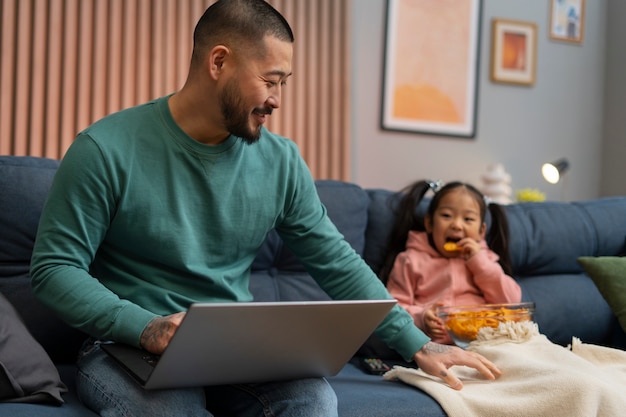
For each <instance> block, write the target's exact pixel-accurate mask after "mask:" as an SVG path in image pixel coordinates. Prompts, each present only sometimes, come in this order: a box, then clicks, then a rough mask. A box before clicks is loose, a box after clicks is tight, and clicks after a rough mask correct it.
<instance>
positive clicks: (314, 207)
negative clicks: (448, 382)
mask: <svg viewBox="0 0 626 417" xmlns="http://www.w3.org/2000/svg"><path fill="white" fill-rule="evenodd" d="M290 178H291V180H292V181H294V182H295V185H294V190H296V192H294V193H293V197H292V199H291V200H290V202H289V204H288V208H287V210H286V215H285V217H284V219H283V221H282V222H281V224H280V225H279V226H277V230H278V232H279V234H280V235H281V237H282V239H283V241H284V242H285V244H286V245H287V246H288V247H289V249H290V250H291V251H292V252H293V253H294V254H295V255H296V257H297V258H298V259H299V260H300V261H301V262H302V264H303V265H304V266H305V268H306V269H307V271H308V272H309V273H310V274H311V276H312V277H313V278H314V279H315V280H316V281H317V282H318V284H319V285H320V287H322V288H323V289H324V291H326V293H327V294H328V295H329V296H330V297H331V298H333V299H352V300H356V299H390V298H392V297H391V295H390V294H389V292H388V291H387V289H386V288H385V286H384V285H383V283H382V282H381V281H380V279H378V277H377V276H376V274H375V273H374V272H373V271H372V269H371V268H370V267H369V266H368V265H367V263H365V261H364V260H363V258H362V257H361V256H360V255H359V254H358V253H357V252H356V251H355V250H354V249H353V248H352V247H351V246H350V244H349V243H348V242H347V241H346V240H345V239H344V238H343V236H342V235H341V233H340V232H339V231H338V230H337V228H336V227H335V225H334V224H333V223H332V221H331V220H330V218H329V217H328V215H327V213H326V209H325V207H324V206H323V205H322V203H321V201H320V200H319V197H318V194H317V191H316V189H315V183H314V181H313V179H312V178H311V176H310V173H309V172H308V169H307V168H306V166H305V164H304V162H301V163H300V167H299V168H298V169H296V170H295V174H294V175H291V176H290ZM375 333H376V335H377V336H379V337H380V338H381V339H382V340H384V341H385V342H386V343H387V344H388V345H389V347H391V348H392V349H395V350H396V351H397V352H398V353H399V354H400V355H402V356H403V357H404V358H405V359H406V360H407V361H409V360H411V359H412V357H413V356H414V355H415V353H417V351H418V350H419V349H421V348H422V346H423V345H425V344H426V343H427V342H428V341H429V340H430V339H429V337H428V336H426V335H425V334H424V333H423V332H422V331H421V330H420V329H418V328H417V327H416V326H415V324H414V323H413V319H412V318H411V317H410V315H409V314H407V312H406V311H405V310H404V309H403V308H402V307H400V306H399V305H396V306H394V308H393V309H392V310H391V312H390V313H389V314H388V315H387V317H386V318H385V319H384V320H383V322H382V323H381V324H380V325H379V326H378V328H377V329H376V331H375Z"/></svg>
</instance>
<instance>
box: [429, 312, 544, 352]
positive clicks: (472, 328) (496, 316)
mask: <svg viewBox="0 0 626 417" xmlns="http://www.w3.org/2000/svg"><path fill="white" fill-rule="evenodd" d="M534 313H535V303H505V304H477V305H466V306H444V307H438V308H437V316H439V317H440V318H441V319H442V320H443V322H444V325H445V327H446V330H447V331H448V334H449V335H450V337H451V338H452V340H453V341H454V343H455V344H456V345H457V346H459V347H461V348H463V349H465V348H466V347H467V346H468V345H469V344H470V342H471V341H473V340H476V336H477V335H478V331H479V330H480V329H481V328H483V327H485V326H487V327H492V328H497V327H498V325H499V324H500V323H503V322H507V321H533V317H534Z"/></svg>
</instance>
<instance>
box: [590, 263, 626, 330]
mask: <svg viewBox="0 0 626 417" xmlns="http://www.w3.org/2000/svg"><path fill="white" fill-rule="evenodd" d="M578 263H579V264H580V266H582V267H583V269H584V270H585V272H586V273H587V275H589V276H590V277H591V279H592V280H593V282H594V284H596V287H598V290H599V291H600V294H602V297H604V299H605V300H606V302H607V303H608V305H609V307H611V310H612V311H613V314H615V316H616V317H617V319H618V321H619V323H620V325H621V326H622V329H624V331H625V332H626V257H622V256H598V257H593V256H581V257H579V258H578Z"/></svg>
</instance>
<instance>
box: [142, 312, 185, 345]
mask: <svg viewBox="0 0 626 417" xmlns="http://www.w3.org/2000/svg"><path fill="white" fill-rule="evenodd" d="M183 317H185V312H184V311H182V312H180V313H176V314H171V315H169V316H165V317H155V318H154V319H152V321H150V323H148V325H147V326H146V328H145V329H143V333H141V338H140V339H139V343H140V344H141V347H142V348H144V349H145V350H147V351H148V352H150V353H154V354H156V355H160V354H162V353H163V352H164V351H165V348H166V347H167V345H168V344H169V343H170V340H171V339H172V336H174V333H176V330H178V326H180V323H181V322H182V321H183Z"/></svg>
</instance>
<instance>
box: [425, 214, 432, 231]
mask: <svg viewBox="0 0 626 417" xmlns="http://www.w3.org/2000/svg"><path fill="white" fill-rule="evenodd" d="M424 228H425V229H426V233H429V234H430V233H432V232H433V219H432V217H430V215H429V214H426V215H425V216H424Z"/></svg>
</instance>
